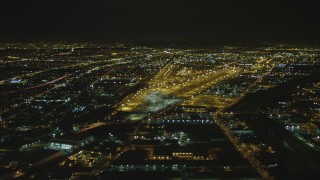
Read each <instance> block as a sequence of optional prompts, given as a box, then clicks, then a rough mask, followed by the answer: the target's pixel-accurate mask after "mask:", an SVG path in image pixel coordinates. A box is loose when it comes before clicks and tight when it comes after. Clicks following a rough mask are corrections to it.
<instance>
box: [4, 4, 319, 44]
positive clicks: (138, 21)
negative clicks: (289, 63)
mask: <svg viewBox="0 0 320 180" xmlns="http://www.w3.org/2000/svg"><path fill="white" fill-rule="evenodd" d="M319 5H320V3H319V2H317V0H87V1H85V2H84V1H79V0H78V1H77V0H1V2H0V8H1V10H0V17H1V26H0V32H1V36H0V41H2V42H6V41H102V42H169V43H179V42H190V43H213V44H214V43H261V42H271V43H272V42H275V43H282V42H291V43H313V44H314V43H318V44H319V43H320V6H319Z"/></svg>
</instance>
